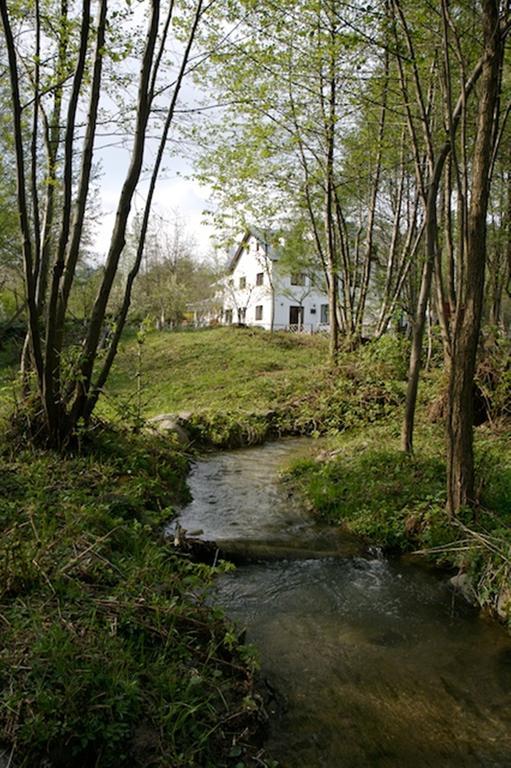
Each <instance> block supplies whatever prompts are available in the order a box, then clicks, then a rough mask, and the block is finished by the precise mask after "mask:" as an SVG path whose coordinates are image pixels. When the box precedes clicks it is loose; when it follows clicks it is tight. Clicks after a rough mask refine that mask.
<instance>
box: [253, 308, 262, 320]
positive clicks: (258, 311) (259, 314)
mask: <svg viewBox="0 0 511 768" xmlns="http://www.w3.org/2000/svg"><path fill="white" fill-rule="evenodd" d="M255 319H256V320H262V319H263V305H262V304H258V305H257V306H256V308H255Z"/></svg>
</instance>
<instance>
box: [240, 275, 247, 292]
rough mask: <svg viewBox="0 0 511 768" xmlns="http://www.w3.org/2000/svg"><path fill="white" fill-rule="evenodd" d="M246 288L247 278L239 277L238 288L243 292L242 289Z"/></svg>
mask: <svg viewBox="0 0 511 768" xmlns="http://www.w3.org/2000/svg"><path fill="white" fill-rule="evenodd" d="M246 287H247V278H246V277H240V288H241V289H242V290H243V288H246Z"/></svg>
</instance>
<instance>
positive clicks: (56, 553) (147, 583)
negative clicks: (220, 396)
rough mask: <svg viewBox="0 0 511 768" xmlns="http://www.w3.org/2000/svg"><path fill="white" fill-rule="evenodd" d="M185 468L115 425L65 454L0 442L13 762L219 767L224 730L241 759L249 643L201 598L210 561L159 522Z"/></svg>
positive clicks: (248, 717)
mask: <svg viewBox="0 0 511 768" xmlns="http://www.w3.org/2000/svg"><path fill="white" fill-rule="evenodd" d="M85 449H87V446H85ZM186 468H187V461H186V460H185V458H184V457H183V456H181V455H179V454H177V453H176V452H175V451H174V450H169V449H168V447H165V445H164V443H163V441H159V440H157V439H150V440H149V439H148V438H143V437H141V436H129V438H127V437H126V436H124V435H123V434H121V433H118V432H117V433H116V432H112V431H104V432H103V433H102V434H101V435H100V436H98V438H97V441H96V442H95V444H94V446H93V449H92V446H90V449H89V450H85V453H84V455H82V456H77V457H74V458H73V457H67V458H65V457H62V456H58V455H56V454H51V453H37V452H30V453H29V452H25V453H20V454H18V455H15V456H14V455H10V456H9V455H7V453H4V455H3V457H2V468H1V469H2V471H1V472H0V522H1V527H2V537H1V544H0V550H1V551H0V590H1V591H0V602H1V612H2V624H3V630H2V644H1V649H0V689H1V692H0V744H1V745H2V746H3V747H5V748H6V749H7V751H8V753H9V752H10V751H11V747H12V745H15V749H14V753H13V754H14V759H15V761H16V765H17V766H20V768H28V767H29V766H34V765H43V764H44V765H48V766H53V767H57V766H66V768H73V767H75V766H76V767H78V766H80V767H81V768H85V766H91V765H101V766H105V768H108V767H109V766H111V767H112V768H113V766H128V765H129V766H147V765H154V766H170V765H172V766H173V767H175V768H185V766H186V767H188V766H190V767H191V766H196V765H201V766H211V768H213V766H215V768H216V767H217V766H218V767H220V766H227V765H231V764H232V760H231V759H230V758H229V757H228V752H229V749H230V746H231V744H232V743H233V741H232V739H233V737H234V738H236V739H238V742H237V743H239V744H240V753H242V754H243V757H244V758H245V759H247V764H250V749H248V751H247V749H246V746H247V745H246V744H245V740H244V739H243V738H242V739H241V740H240V737H239V734H240V733H241V731H242V730H243V729H244V728H245V727H248V731H247V733H249V732H250V731H251V730H252V725H251V724H253V723H254V722H255V721H254V717H255V714H254V712H253V709H251V708H250V707H249V706H248V704H247V696H252V694H251V679H252V677H251V676H252V671H253V669H254V660H253V657H252V656H251V651H250V649H244V648H243V647H240V646H239V643H238V641H237V636H236V633H235V631H234V628H233V627H231V626H230V625H228V624H227V623H226V622H225V620H224V619H223V617H222V615H221V613H220V612H219V611H218V610H217V609H214V608H211V607H209V606H207V605H206V603H205V596H206V589H207V586H208V585H209V583H210V582H211V579H212V577H213V575H214V573H215V570H218V569H213V568H210V567H208V566H205V565H200V564H194V563H192V562H190V561H189V560H188V559H186V558H184V557H182V556H179V555H178V554H176V553H175V551H174V550H173V548H172V547H170V545H169V544H167V543H165V542H164V541H163V539H162V536H161V533H160V531H161V525H162V523H163V522H164V521H167V520H169V519H170V518H171V516H172V515H173V505H174V504H175V503H176V501H177V500H178V499H179V498H180V497H182V496H183V491H184V475H185V472H186Z"/></svg>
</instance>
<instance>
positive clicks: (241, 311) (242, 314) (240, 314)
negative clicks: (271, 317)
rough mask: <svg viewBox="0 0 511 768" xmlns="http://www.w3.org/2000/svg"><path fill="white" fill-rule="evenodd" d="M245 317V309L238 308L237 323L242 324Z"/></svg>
mask: <svg viewBox="0 0 511 768" xmlns="http://www.w3.org/2000/svg"><path fill="white" fill-rule="evenodd" d="M246 317H247V308H246V307H238V323H244V322H245V320H246Z"/></svg>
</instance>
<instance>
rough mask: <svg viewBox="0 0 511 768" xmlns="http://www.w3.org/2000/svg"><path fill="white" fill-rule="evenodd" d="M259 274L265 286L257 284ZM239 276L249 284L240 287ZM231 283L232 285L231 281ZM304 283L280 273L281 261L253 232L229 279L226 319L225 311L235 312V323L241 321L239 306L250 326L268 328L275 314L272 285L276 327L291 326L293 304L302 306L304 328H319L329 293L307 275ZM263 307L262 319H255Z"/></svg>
mask: <svg viewBox="0 0 511 768" xmlns="http://www.w3.org/2000/svg"><path fill="white" fill-rule="evenodd" d="M258 273H263V285H262V286H258V285H257V284H256V278H257V274H258ZM240 278H245V280H246V287H245V288H244V289H242V288H240ZM230 281H232V284H231V285H229V282H230ZM305 283H306V284H305V285H304V286H296V285H292V284H291V278H290V277H289V275H285V274H283V273H281V271H280V270H279V269H278V263H277V262H275V261H272V260H271V259H270V258H269V257H268V256H267V255H266V252H265V246H264V245H263V243H260V242H259V241H258V240H257V238H256V237H254V235H250V237H249V238H248V241H247V243H246V247H245V249H244V251H243V253H242V255H241V256H240V258H239V259H238V262H237V264H236V266H235V268H234V270H233V272H232V273H231V274H230V275H228V277H227V278H226V291H225V298H224V322H225V312H226V310H231V311H232V322H233V323H237V322H238V308H240V307H246V315H245V317H244V318H242V320H243V322H245V323H246V324H247V325H255V326H259V327H261V328H266V329H269V328H270V327H271V313H272V284H273V287H274V291H275V310H274V311H275V314H274V328H275V330H279V329H284V328H288V327H289V325H290V307H292V306H295V307H296V306H303V326H304V330H309V331H313V330H317V329H318V327H320V324H321V305H322V304H324V305H326V304H328V300H327V296H326V293H324V292H323V291H321V290H318V289H317V288H315V287H313V286H312V285H311V282H310V279H309V277H306V279H305ZM257 306H260V307H262V318H261V319H256V307H257Z"/></svg>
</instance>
